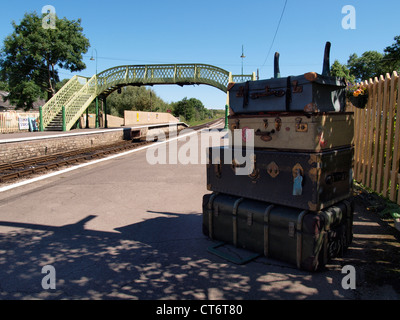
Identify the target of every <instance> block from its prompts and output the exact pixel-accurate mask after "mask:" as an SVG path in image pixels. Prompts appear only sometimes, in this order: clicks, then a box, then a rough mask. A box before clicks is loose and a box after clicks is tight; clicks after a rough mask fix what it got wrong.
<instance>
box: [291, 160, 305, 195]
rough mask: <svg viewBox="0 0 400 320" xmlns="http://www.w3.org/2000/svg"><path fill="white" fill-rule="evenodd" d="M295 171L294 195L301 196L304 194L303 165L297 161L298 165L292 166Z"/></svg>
mask: <svg viewBox="0 0 400 320" xmlns="http://www.w3.org/2000/svg"><path fill="white" fill-rule="evenodd" d="M292 173H293V195H294V196H301V195H302V194H303V174H304V170H303V167H302V166H301V165H300V164H299V163H296V165H295V166H294V167H293V168H292Z"/></svg>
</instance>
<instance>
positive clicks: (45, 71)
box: [0, 12, 90, 109]
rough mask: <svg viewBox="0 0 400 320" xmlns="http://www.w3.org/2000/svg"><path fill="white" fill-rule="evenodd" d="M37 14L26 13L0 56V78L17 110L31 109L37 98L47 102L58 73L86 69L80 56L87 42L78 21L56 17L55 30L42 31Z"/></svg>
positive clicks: (86, 48) (13, 23) (53, 91)
mask: <svg viewBox="0 0 400 320" xmlns="http://www.w3.org/2000/svg"><path fill="white" fill-rule="evenodd" d="M43 18H44V15H42V16H41V17H39V16H38V14H37V13H36V12H33V13H26V14H25V15H24V17H23V19H22V20H21V22H20V24H16V23H15V22H12V26H13V28H14V32H13V33H12V34H11V35H9V36H7V37H6V39H5V40H4V47H3V49H2V50H1V53H0V69H1V78H2V79H3V80H5V81H7V82H8V85H9V88H10V95H9V96H8V99H9V100H10V101H11V103H13V104H15V105H16V106H17V107H18V108H24V109H30V108H31V107H32V105H33V102H34V101H36V100H37V99H38V98H46V93H47V99H50V98H51V97H52V96H53V95H54V94H55V92H56V83H57V82H58V81H59V77H58V70H57V69H56V68H61V69H66V70H69V71H71V72H76V71H80V70H83V69H85V68H86V65H85V64H84V63H83V62H82V55H83V54H85V53H86V52H87V51H88V48H89V46H90V44H89V40H88V39H87V38H86V37H85V36H84V34H83V33H82V31H83V28H82V27H81V20H80V19H78V20H67V19H66V18H63V19H59V18H57V17H56V20H55V26H56V28H55V29H51V28H44V27H43V26H42V19H43Z"/></svg>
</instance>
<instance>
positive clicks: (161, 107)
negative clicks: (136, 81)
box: [107, 86, 169, 117]
mask: <svg viewBox="0 0 400 320" xmlns="http://www.w3.org/2000/svg"><path fill="white" fill-rule="evenodd" d="M120 92H121V93H118V91H114V92H113V93H112V94H110V95H109V96H108V97H107V109H108V110H110V113H111V114H112V115H115V116H119V117H123V116H124V111H125V110H137V111H153V112H166V110H167V109H168V107H169V104H168V103H166V102H164V101H163V100H162V99H161V98H160V97H158V96H157V95H156V93H155V92H154V91H153V90H152V89H147V88H146V87H132V86H128V87H124V88H121V91H120Z"/></svg>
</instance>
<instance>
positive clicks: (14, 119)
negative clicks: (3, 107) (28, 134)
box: [0, 111, 39, 133]
mask: <svg viewBox="0 0 400 320" xmlns="http://www.w3.org/2000/svg"><path fill="white" fill-rule="evenodd" d="M38 117H39V113H38V112H23V113H21V112H16V111H8V112H0V133H12V132H21V131H29V119H35V121H37V120H38Z"/></svg>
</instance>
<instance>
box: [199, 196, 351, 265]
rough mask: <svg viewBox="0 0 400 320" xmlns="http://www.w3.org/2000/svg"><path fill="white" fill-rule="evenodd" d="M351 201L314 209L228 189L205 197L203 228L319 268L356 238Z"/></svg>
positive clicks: (244, 245)
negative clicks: (248, 196)
mask: <svg viewBox="0 0 400 320" xmlns="http://www.w3.org/2000/svg"><path fill="white" fill-rule="evenodd" d="M353 210H354V209H353V203H352V202H351V201H348V200H344V201H341V202H340V203H338V204H336V205H334V206H331V207H329V208H326V209H324V210H322V211H320V212H311V211H308V210H301V209H296V208H291V207H286V206H280V205H275V204H271V203H267V202H262V201H256V200H250V199H244V198H240V197H235V196H231V195H227V194H218V193H212V194H207V195H204V196H203V233H204V234H205V235H206V236H208V237H210V238H211V239H213V240H218V241H222V242H224V243H227V244H232V245H235V246H237V247H239V248H244V249H247V250H250V251H253V252H256V253H259V254H260V255H263V256H266V257H268V258H273V259H277V260H281V261H285V262H288V263H291V264H294V265H296V266H297V267H298V268H299V269H304V270H308V271H316V270H318V269H321V268H322V267H323V266H324V265H325V264H326V263H327V262H328V261H329V260H331V259H332V258H335V257H338V256H341V255H343V253H344V252H345V251H346V249H347V248H348V246H349V245H350V244H351V242H352V237H353V231H352V228H353Z"/></svg>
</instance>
